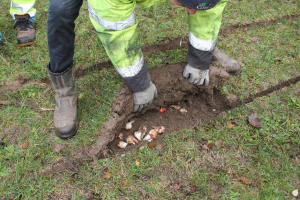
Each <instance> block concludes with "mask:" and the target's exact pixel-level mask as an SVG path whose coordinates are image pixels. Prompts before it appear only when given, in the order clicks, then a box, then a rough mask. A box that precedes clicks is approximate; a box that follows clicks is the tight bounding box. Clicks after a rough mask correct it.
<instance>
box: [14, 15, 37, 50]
mask: <svg viewBox="0 0 300 200" xmlns="http://www.w3.org/2000/svg"><path fill="white" fill-rule="evenodd" d="M29 18H30V15H29V14H24V15H19V14H15V19H16V20H17V23H16V24H15V27H16V28H17V41H18V46H20V47H24V46H28V45H31V44H32V43H33V42H34V41H35V38H36V34H35V28H34V24H33V23H32V22H31V21H29Z"/></svg>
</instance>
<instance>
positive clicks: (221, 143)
mask: <svg viewBox="0 0 300 200" xmlns="http://www.w3.org/2000/svg"><path fill="white" fill-rule="evenodd" d="M215 145H216V146H217V147H219V148H221V147H222V145H223V140H221V139H220V140H217V141H216V142H215Z"/></svg>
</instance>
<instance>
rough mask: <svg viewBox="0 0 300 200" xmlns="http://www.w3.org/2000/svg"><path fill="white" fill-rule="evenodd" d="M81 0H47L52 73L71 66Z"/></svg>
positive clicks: (62, 70)
mask: <svg viewBox="0 0 300 200" xmlns="http://www.w3.org/2000/svg"><path fill="white" fill-rule="evenodd" d="M82 1H83V0H49V9H48V18H47V38H48V46H49V57H50V66H51V68H50V69H49V70H50V71H51V72H53V73H61V72H64V71H66V70H67V69H69V68H71V67H72V65H73V56H74V40H75V32H74V28H75V23H74V21H75V19H76V18H77V17H78V15H79V10H80V7H81V5H82Z"/></svg>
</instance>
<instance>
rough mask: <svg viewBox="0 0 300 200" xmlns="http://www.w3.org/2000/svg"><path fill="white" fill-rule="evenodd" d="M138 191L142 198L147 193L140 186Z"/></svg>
mask: <svg viewBox="0 0 300 200" xmlns="http://www.w3.org/2000/svg"><path fill="white" fill-rule="evenodd" d="M140 192H141V194H142V196H143V198H145V197H146V194H147V192H146V191H145V190H143V189H142V188H140Z"/></svg>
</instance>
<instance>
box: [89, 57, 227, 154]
mask: <svg viewBox="0 0 300 200" xmlns="http://www.w3.org/2000/svg"><path fill="white" fill-rule="evenodd" d="M185 65H186V63H179V64H173V65H166V66H164V67H160V68H155V69H152V70H150V74H151V77H152V81H153V83H154V84H155V85H156V87H157V90H158V98H157V99H155V100H154V101H153V103H152V104H151V106H150V107H147V108H145V109H143V110H142V111H141V112H138V113H134V112H133V99H132V94H131V92H130V91H129V90H128V89H127V87H126V86H125V85H124V86H123V87H122V88H121V89H120V91H119V93H118V95H117V97H116V100H115V101H114V102H113V104H112V106H111V116H112V117H110V118H109V119H108V120H107V121H106V122H105V124H104V125H103V127H102V129H101V130H100V131H99V134H98V135H99V136H98V140H97V142H95V143H94V144H93V145H92V146H91V147H90V149H89V154H90V155H96V156H97V157H103V155H101V151H102V150H103V149H106V148H108V149H109V150H110V152H111V153H113V154H116V153H117V154H119V153H122V154H123V153H126V152H127V151H132V150H134V149H136V148H137V147H138V145H128V146H127V147H126V148H125V149H120V148H118V147H117V143H118V142H119V141H120V139H117V138H115V135H117V134H118V133H119V132H122V133H123V134H124V136H125V138H126V137H127V136H128V135H130V134H133V132H134V131H136V130H137V129H138V126H140V125H144V126H146V127H147V128H148V129H149V130H150V129H151V127H152V126H160V125H163V126H165V127H166V133H165V134H167V133H171V132H173V131H174V130H175V131H178V130H181V129H183V128H185V127H186V128H188V127H195V126H197V125H199V124H201V123H203V122H204V123H209V122H210V121H211V120H212V119H213V118H215V117H216V116H217V115H218V114H219V113H221V112H223V111H225V110H227V109H229V108H230V106H229V105H227V104H226V98H225V96H222V95H221V94H220V92H218V91H217V90H214V87H215V86H216V85H220V84H223V83H224V82H226V81H227V80H228V79H229V77H230V76H229V74H228V73H227V72H226V71H225V70H224V69H221V68H218V67H215V66H211V68H210V83H209V86H208V87H205V86H195V85H194V84H191V83H189V82H188V80H187V79H185V78H184V77H183V76H182V73H183V69H184V67H185ZM173 104H176V105H180V106H181V107H182V108H185V109H186V110H187V114H185V115H183V114H181V113H180V112H179V110H176V109H174V108H170V106H171V105H173ZM161 107H166V108H167V111H166V112H165V113H163V114H162V113H161V112H159V109H160V108H161ZM131 120H134V121H135V122H134V123H133V127H132V129H131V130H130V131H126V130H125V124H126V122H128V121H131ZM160 137H162V136H158V137H157V139H159V138H160ZM142 143H146V142H145V141H144V142H140V143H139V145H140V144H142Z"/></svg>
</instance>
